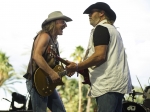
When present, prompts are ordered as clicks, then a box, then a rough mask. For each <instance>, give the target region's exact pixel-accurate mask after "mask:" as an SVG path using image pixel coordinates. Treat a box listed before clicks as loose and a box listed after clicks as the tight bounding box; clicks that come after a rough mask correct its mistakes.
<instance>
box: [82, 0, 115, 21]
mask: <svg viewBox="0 0 150 112" xmlns="http://www.w3.org/2000/svg"><path fill="white" fill-rule="evenodd" d="M92 9H99V10H104V11H105V12H106V14H107V15H108V17H109V18H110V20H113V21H115V20H116V13H115V12H114V11H113V10H112V9H111V8H110V6H109V5H108V4H106V3H104V2H97V3H95V4H92V5H90V6H89V7H88V8H87V9H86V10H85V11H84V12H83V14H90V13H91V11H92Z"/></svg>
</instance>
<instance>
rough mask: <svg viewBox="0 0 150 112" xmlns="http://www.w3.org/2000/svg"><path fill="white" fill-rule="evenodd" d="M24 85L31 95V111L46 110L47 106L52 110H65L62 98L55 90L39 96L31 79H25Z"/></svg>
mask: <svg viewBox="0 0 150 112" xmlns="http://www.w3.org/2000/svg"><path fill="white" fill-rule="evenodd" d="M26 85H27V90H28V92H29V94H30V96H31V102H32V109H33V112H46V110H47V107H48V108H49V109H50V110H51V111H52V112H66V110H65V108H64V105H63V103H62V100H61V99H60V97H59V95H58V93H57V91H56V90H55V91H54V92H53V93H52V95H50V96H48V97H41V96H40V95H39V94H38V93H37V92H36V90H35V88H34V87H32V80H27V82H26Z"/></svg>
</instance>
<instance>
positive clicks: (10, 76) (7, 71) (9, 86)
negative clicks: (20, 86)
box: [0, 51, 22, 96]
mask: <svg viewBox="0 0 150 112" xmlns="http://www.w3.org/2000/svg"><path fill="white" fill-rule="evenodd" d="M18 79H20V77H19V76H18V75H16V73H15V71H14V69H13V66H12V65H11V64H10V63H9V57H8V56H6V54H5V53H4V52H2V51H0V89H1V90H2V91H3V92H4V93H5V95H6V96H7V95H8V94H11V93H12V92H14V91H17V89H16V88H15V87H14V86H13V85H14V84H15V83H22V81H19V80H18Z"/></svg>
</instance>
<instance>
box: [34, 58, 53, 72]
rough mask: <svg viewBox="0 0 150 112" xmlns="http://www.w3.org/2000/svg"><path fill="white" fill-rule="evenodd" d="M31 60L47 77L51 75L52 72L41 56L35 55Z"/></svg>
mask: <svg viewBox="0 0 150 112" xmlns="http://www.w3.org/2000/svg"><path fill="white" fill-rule="evenodd" d="M33 60H34V61H35V62H36V64H37V65H38V66H39V68H41V69H42V70H44V71H45V72H46V73H47V74H48V75H52V74H53V72H54V70H53V69H52V68H51V67H50V66H49V65H48V64H47V62H46V61H45V59H44V58H43V56H41V55H36V56H34V57H33Z"/></svg>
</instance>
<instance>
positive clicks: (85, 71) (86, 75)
mask: <svg viewBox="0 0 150 112" xmlns="http://www.w3.org/2000/svg"><path fill="white" fill-rule="evenodd" d="M50 55H51V56H54V57H55V58H56V59H57V60H59V61H60V62H62V63H63V64H65V65H69V63H68V62H67V61H65V60H64V59H62V58H60V57H59V56H58V55H57V54H56V53H55V52H54V50H53V49H50ZM77 72H78V73H80V74H81V75H82V76H83V78H84V82H82V83H83V84H89V85H90V86H91V82H90V78H89V70H88V69H83V70H78V71H77Z"/></svg>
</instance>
